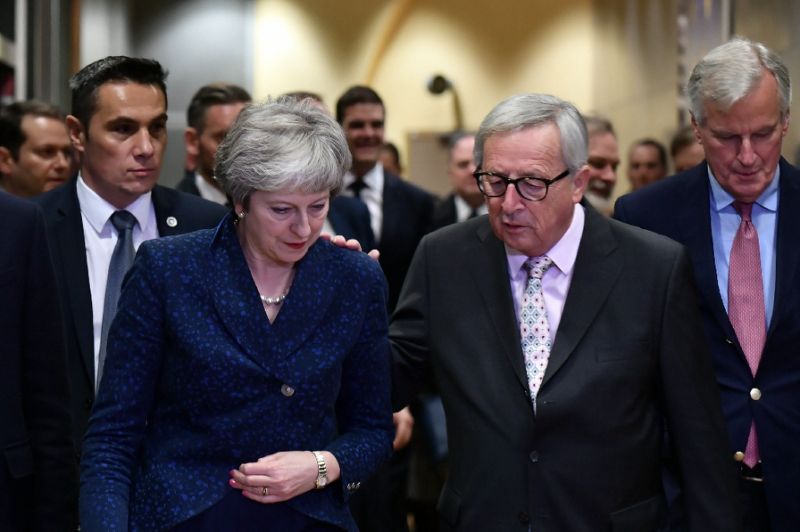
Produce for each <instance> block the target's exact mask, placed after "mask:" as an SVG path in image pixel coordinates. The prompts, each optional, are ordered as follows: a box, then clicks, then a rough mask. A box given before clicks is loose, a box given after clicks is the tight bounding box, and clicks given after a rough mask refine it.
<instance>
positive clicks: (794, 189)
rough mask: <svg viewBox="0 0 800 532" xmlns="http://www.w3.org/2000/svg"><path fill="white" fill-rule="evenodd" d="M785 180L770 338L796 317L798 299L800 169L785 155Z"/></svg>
mask: <svg viewBox="0 0 800 532" xmlns="http://www.w3.org/2000/svg"><path fill="white" fill-rule="evenodd" d="M779 164H780V165H781V181H780V183H779V189H778V219H777V227H776V232H775V242H776V246H775V248H776V249H775V254H776V255H775V256H776V260H775V264H776V272H775V303H774V307H773V310H772V321H771V323H770V330H769V331H768V334H767V341H769V338H770V336H771V335H772V332H773V331H774V330H775V327H776V326H777V325H778V323H779V322H780V321H781V319H783V318H784V316H785V317H787V318H789V319H792V320H795V319H797V316H796V315H787V314H786V313H787V312H789V313H790V314H792V310H791V309H792V308H793V305H795V301H796V293H797V278H796V272H797V271H798V269H800V247H798V245H797V235H798V233H800V229H798V228H800V210H798V209H797V208H796V207H795V206H796V205H798V204H800V170H798V169H797V168H795V167H794V166H792V165H790V164H789V163H788V162H786V160H785V159H783V158H781V160H780V163H779Z"/></svg>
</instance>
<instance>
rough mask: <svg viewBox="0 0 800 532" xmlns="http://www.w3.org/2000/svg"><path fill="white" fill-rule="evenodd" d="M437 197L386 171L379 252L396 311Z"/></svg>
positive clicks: (391, 305)
mask: <svg viewBox="0 0 800 532" xmlns="http://www.w3.org/2000/svg"><path fill="white" fill-rule="evenodd" d="M435 199H436V198H435V196H433V194H431V193H430V192H427V191H425V190H423V189H421V188H420V187H418V186H416V185H413V184H411V183H409V182H407V181H405V180H403V179H402V178H401V177H398V176H396V175H394V174H391V173H389V172H386V171H384V172H383V223H382V224H381V238H380V242H378V250H379V251H380V252H381V257H380V263H381V268H383V273H385V274H386V280H387V281H388V283H389V310H390V311H391V310H393V309H394V307H395V305H396V304H397V298H398V297H399V296H400V289H401V288H402V287H403V280H405V278H406V272H407V271H408V267H409V265H410V264H411V259H412V258H413V257H414V251H415V250H416V249H417V244H419V241H420V240H421V239H422V237H423V236H425V233H427V231H428V228H429V227H430V225H431V218H432V216H433V206H434V202H435Z"/></svg>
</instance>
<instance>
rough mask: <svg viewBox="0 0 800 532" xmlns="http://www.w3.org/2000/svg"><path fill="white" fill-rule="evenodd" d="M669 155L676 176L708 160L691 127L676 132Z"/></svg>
mask: <svg viewBox="0 0 800 532" xmlns="http://www.w3.org/2000/svg"><path fill="white" fill-rule="evenodd" d="M669 153H670V155H671V156H672V166H673V167H674V168H675V173H676V174H679V173H681V172H684V171H686V170H688V169H689V168H693V167H695V166H697V165H698V164H700V163H701V162H703V159H705V158H706V155H705V153H704V152H703V146H702V145H701V144H700V143H699V142H698V141H697V138H696V137H695V134H694V129H692V126H691V125H687V126H683V127H681V128H680V129H678V131H676V132H675V135H673V136H672V141H671V142H670V145H669Z"/></svg>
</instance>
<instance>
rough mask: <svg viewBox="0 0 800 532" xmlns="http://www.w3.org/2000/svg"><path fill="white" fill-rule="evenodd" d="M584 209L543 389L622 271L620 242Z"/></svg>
mask: <svg viewBox="0 0 800 532" xmlns="http://www.w3.org/2000/svg"><path fill="white" fill-rule="evenodd" d="M584 209H585V212H586V223H585V225H584V227H583V235H582V236H581V243H580V247H579V248H578V256H577V258H576V259H575V269H574V271H573V274H572V282H571V283H570V287H569V292H568V293H567V300H566V301H565V302H564V310H563V312H562V314H561V323H560V324H559V326H558V331H557V332H556V338H555V342H554V343H553V347H552V349H551V350H550V359H549V360H548V362H547V369H546V370H545V374H544V378H543V379H542V386H544V385H545V383H547V381H549V380H550V379H551V378H552V377H553V375H554V374H555V373H556V372H557V371H558V370H559V368H560V367H561V366H562V365H563V364H564V362H565V361H566V360H567V358H569V355H570V354H571V353H572V352H573V351H574V350H575V347H576V346H577V345H578V342H580V340H581V338H583V336H584V334H586V331H587V330H588V329H589V327H590V326H591V325H592V323H593V322H594V321H595V317H596V316H597V314H598V312H600V309H601V308H602V306H603V303H604V302H605V300H606V299H607V298H608V294H609V293H610V292H611V288H612V287H613V286H614V284H615V283H616V282H617V279H618V278H619V275H620V272H621V271H622V266H623V264H622V259H621V258H620V256H619V255H618V254H615V253H614V250H615V249H616V247H617V243H616V238H615V237H614V235H613V234H612V233H611V226H610V222H609V221H608V220H606V219H605V218H603V216H602V215H600V214H599V213H598V212H597V211H595V210H594V209H593V208H591V207H589V206H588V205H587V204H586V203H585V202H584Z"/></svg>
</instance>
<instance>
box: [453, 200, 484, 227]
mask: <svg viewBox="0 0 800 532" xmlns="http://www.w3.org/2000/svg"><path fill="white" fill-rule="evenodd" d="M453 199H454V203H455V205H456V222H463V221H464V220H468V219H469V215H470V214H472V207H471V206H470V204H469V203H467V202H466V201H464V198H462V197H461V196H459V195H458V194H453ZM475 211H476V212H477V213H478V216H480V215H482V214H486V213H487V212H489V209H488V207H486V203H485V202H484V203H481V204H480V205H478V208H477V209H475Z"/></svg>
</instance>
